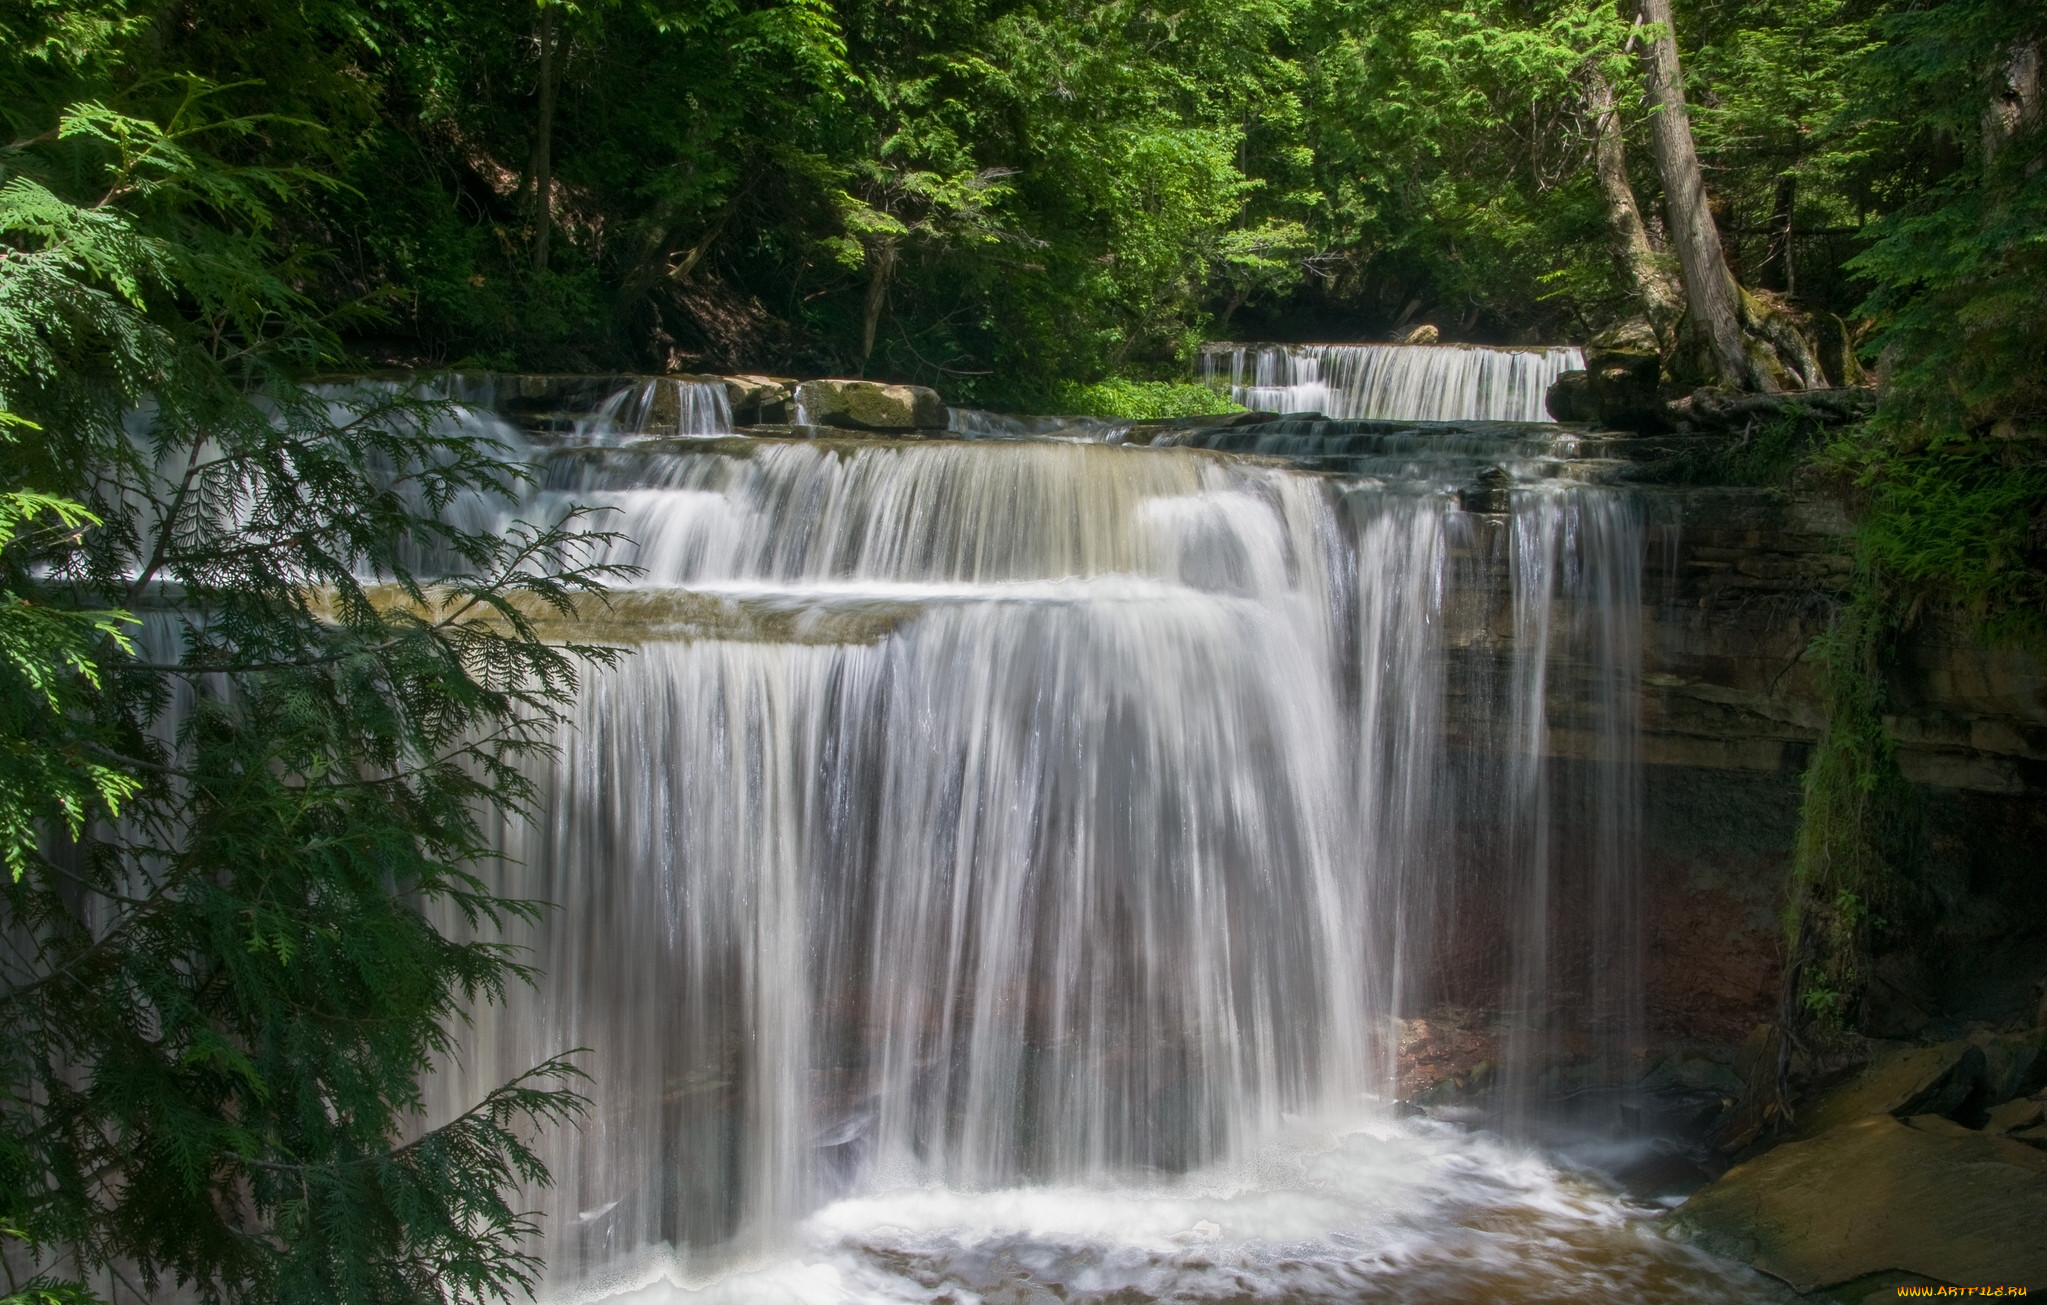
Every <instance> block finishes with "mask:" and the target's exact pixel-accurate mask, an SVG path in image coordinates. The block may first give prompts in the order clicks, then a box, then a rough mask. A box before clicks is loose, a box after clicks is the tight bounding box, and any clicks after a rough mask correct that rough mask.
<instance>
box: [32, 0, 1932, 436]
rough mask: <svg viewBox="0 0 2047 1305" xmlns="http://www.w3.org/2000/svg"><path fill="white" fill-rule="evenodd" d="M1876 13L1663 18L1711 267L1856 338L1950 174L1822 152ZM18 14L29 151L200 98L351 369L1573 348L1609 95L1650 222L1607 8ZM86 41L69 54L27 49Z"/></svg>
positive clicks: (1637, 131)
mask: <svg viewBox="0 0 2047 1305" xmlns="http://www.w3.org/2000/svg"><path fill="white" fill-rule="evenodd" d="M1872 12H1873V11H1872V9H1871V7H1870V6H1869V5H1867V4H1850V3H1848V0H1765V2H1762V3H1744V4H1739V5H1720V6H1712V7H1698V8H1695V9H1690V8H1686V9H1681V21H1682V23H1683V24H1684V25H1685V30H1684V31H1683V32H1682V33H1681V35H1682V36H1683V37H1684V40H1685V44H1686V47H1687V54H1688V57H1689V60H1690V62H1689V66H1690V68H1691V70H1692V77H1693V80H1694V82H1695V83H1696V84H1695V86H1694V87H1693V93H1694V100H1695V102H1696V103H1697V104H1698V105H1699V106H1700V107H1699V110H1698V121H1699V131H1700V136H1701V143H1702V148H1703V150H1704V152H1705V155H1706V160H1707V164H1708V168H1709V172H1710V175H1712V176H1713V178H1714V180H1715V184H1716V186H1718V187H1720V191H1719V195H1718V197H1719V198H1721V199H1723V200H1724V201H1725V204H1724V205H1723V212H1722V216H1723V225H1724V227H1725V229H1726V231H1727V233H1728V244H1729V247H1730V249H1731V250H1732V251H1733V252H1734V254H1735V255H1736V257H1735V263H1736V267H1737V270H1738V271H1739V272H1740V273H1741V274H1742V276H1743V278H1744V280H1745V281H1752V282H1753V283H1754V284H1757V285H1761V286H1776V287H1778V288H1780V289H1787V290H1789V289H1794V288H1795V290H1796V297H1797V298H1798V300H1799V301H1800V302H1801V304H1802V305H1803V306H1805V307H1808V308H1811V309H1814V310H1820V311H1824V312H1828V313H1835V314H1843V315H1849V316H1852V315H1853V310H1854V308H1855V305H1856V303H1857V302H1858V300H1859V299H1860V297H1861V295H1862V294H1863V293H1864V292H1865V291H1866V290H1867V289H1868V285H1867V283H1857V282H1854V281H1853V274H1852V273H1850V272H1847V271H1844V270H1843V268H1842V265H1843V262H1844V260H1845V259H1847V258H1848V257H1849V256H1850V255H1851V254H1853V253H1855V252H1856V250H1857V248H1858V246H1857V244H1856V242H1855V238H1854V235H1853V232H1854V230H1856V229H1858V228H1860V227H1861V226H1862V225H1863V224H1864V223H1865V222H1866V221H1867V220H1868V219H1869V218H1871V217H1873V216H1876V215H1878V214H1880V213H1883V212H1886V211H1889V210H1890V209H1892V208H1895V207H1897V206H1898V205H1899V204H1901V203H1904V202H1907V201H1908V200H1909V198H1910V196H1911V194H1916V193H1917V191H1918V190H1919V189H1923V187H1924V185H1926V184H1933V182H1934V180H1935V173H1937V172H1938V171H1939V169H1940V168H1941V166H1942V164H1941V162H1940V159H1939V157H1938V156H1939V150H1938V149H1935V150H1933V151H1932V153H1931V154H1929V153H1928V151H1927V150H1924V149H1916V148H1913V149H1905V150H1902V151H1900V150H1897V149H1894V148H1893V146H1894V142H1892V141H1891V140H1890V139H1888V138H1886V137H1883V135H1882V133H1881V132H1873V131H1872V130H1864V129H1862V128H1860V127H1853V128H1852V129H1851V126H1852V124H1851V121H1850V120H1851V119H1852V118H1853V114H1852V113H1851V112H1850V110H1851V109H1852V108H1853V104H1852V101H1853V98H1854V96H1855V94H1856V90H1857V88H1858V86H1859V85H1860V84H1861V83H1860V82H1858V81H1857V77H1858V76H1860V75H1861V74H1860V73H1859V72H1858V71H1857V70H1858V69H1859V68H1860V66H1861V61H1863V60H1864V59H1865V58H1866V56H1865V54H1864V49H1865V47H1867V46H1872V45H1876V44H1879V42H1878V38H1877V36H1876V35H1875V34H1874V29H1873V27H1872V24H1873V23H1874V22H1875V21H1876V20H1875V18H1873V17H1872ZM6 14H7V16H6V17H4V18H0V27H4V29H5V32H4V34H5V37H6V39H7V40H8V41H9V43H10V44H12V45H14V46H15V47H16V48H17V49H18V50H19V51H20V52H21V56H22V57H19V58H17V59H16V60H15V61H14V66H13V68H12V70H11V71H10V90H11V91H13V90H15V89H16V88H19V89H20V91H21V92H23V93H19V94H10V96H9V97H8V102H7V104H6V105H5V106H4V108H0V113H5V114H6V115H7V118H8V128H9V130H10V131H11V132H12V133H13V134H14V136H15V137H16V138H25V137H29V136H33V135H34V134H36V133H39V132H44V131H48V130H50V129H51V128H52V127H53V126H54V124H55V122H56V120H57V116H58V114H59V113H61V112H62V111H63V110H64V107H65V106H66V105H69V104H72V103H74V102H77V101H79V100H82V99H93V100H97V101H100V102H105V103H110V104H118V105H119V107H121V108H122V110H123V111H124V112H128V113H132V114H135V115H137V116H142V117H150V118H153V119H155V120H158V121H164V120H165V115H166V114H168V113H170V112H173V111H175V106H176V103H177V101H178V97H179V96H180V95H181V94H182V93H183V92H182V89H181V87H182V86H183V85H184V83H183V82H182V81H181V79H182V78H186V77H191V76H197V77H202V78H205V79H207V81H208V82H210V83H211V84H213V85H216V86H220V87H224V88H229V89H225V90H223V91H222V92H221V93H220V100H221V104H222V108H221V112H228V113H234V114H237V115H241V116H243V117H245V118H247V119H249V120H250V122H251V125H250V127H249V129H248V130H247V131H245V132H243V133H242V134H241V135H240V137H239V138H238V140H237V142H236V144H235V147H234V149H233V150H231V151H228V154H229V157H231V158H232V159H234V160H235V161H237V162H242V163H263V164H267V165H269V166H272V167H284V166H289V167H293V168H299V169H311V170H314V171H317V172H318V173H320V174H321V175H323V176H325V177H328V178H330V179H331V182H332V183H333V184H329V185H326V186H321V187H315V188H310V189H306V190H303V191H301V192H300V194H299V197H298V199H297V200H296V201H295V202H293V203H292V204H289V205H286V206H281V207H280V208H279V209H278V211H277V215H276V222H277V233H276V234H277V236H278V239H279V240H280V242H281V245H282V247H284V248H287V249H288V250H289V251H290V254H291V261H292V284H293V287H294V289H295V290H297V291H298V292H300V293H302V294H304V295H305V296H307V298H308V301H309V302H311V303H313V304H316V305H318V306H320V307H322V308H324V309H331V308H339V307H340V306H342V305H346V304H355V303H359V302H362V301H364V300H366V299H367V300H369V301H373V302H376V303H379V304H381V305H382V306H383V307H384V309H385V310H386V311H385V312H383V313H382V314H381V315H379V316H377V317H376V318H374V319H369V318H358V319H356V320H355V321H353V322H351V323H347V324H343V325H341V327H340V334H341V338H342V339H343V341H344V342H345V343H346V344H347V345H348V346H349V347H350V348H351V349H353V350H354V351H355V352H356V353H357V354H358V355H359V356H361V357H363V358H365V359H367V360H374V361H398V362H424V363H440V364H447V363H457V362H466V363H477V364H486V365H493V366H517V367H542V368H582V367H605V368H617V367H637V368H660V367H670V366H674V367H684V368H689V369H696V370H704V369H717V368H731V367H741V366H744V367H750V368H774V369H783V370H793V371H799V372H805V373H846V372H855V371H860V370H863V369H864V370H865V371H866V372H867V373H868V374H872V375H884V376H887V377H890V378H893V379H903V380H923V381H927V382H932V383H936V384H938V385H940V386H941V388H943V389H944V390H945V391H946V392H947V394H948V396H949V397H955V398H958V399H961V400H965V401H970V402H977V403H982V404H986V405H995V406H1002V405H1005V404H1013V403H1022V402H1029V401H1032V400H1033V399H1035V398H1038V397H1041V396H1043V395H1044V394H1045V393H1046V392H1047V388H1048V387H1049V386H1051V385H1052V384H1055V383H1057V382H1060V381H1079V382H1088V381H1093V380H1096V379H1099V378H1101V377H1102V376H1104V375H1106V374H1110V373H1124V374H1129V375H1134V376H1150V377H1154V378H1161V379H1174V378H1177V377H1179V376H1183V375H1184V374H1185V362H1186V359H1187V356H1188V350H1189V349H1190V348H1191V346H1192V345H1193V344H1194V343H1195V342H1197V341H1198V340H1200V339H1201V338H1204V337H1208V336H1217V335H1225V334H1230V333H1235V334H1239V335H1251V334H1256V335H1271V334H1275V333H1277V334H1296V335H1298V334H1320V335H1324V336H1334V337H1337V338H1342V337H1354V336H1357V335H1359V334H1361V333H1363V334H1374V333H1378V332H1382V331H1384V330H1386V329H1388V328H1389V327H1390V326H1391V325H1392V324H1393V323H1394V322H1395V321H1396V320H1398V321H1402V322H1406V323H1413V322H1419V321H1424V320H1427V321H1432V322H1435V323H1436V324H1438V325H1439V326H1440V327H1442V328H1443V330H1444V331H1445V333H1446V335H1448V336H1449V337H1450V338H1466V339H1505V338H1510V337H1514V338H1529V339H1533V338H1537V337H1543V338H1558V337H1562V336H1567V335H1573V334H1582V333H1583V332H1585V331H1586V330H1588V329H1590V328H1592V327H1596V326H1598V325H1600V324H1602V323H1603V322H1604V321H1605V320H1607V319H1609V318H1610V317H1611V316H1612V315H1613V314H1614V313H1615V312H1616V311H1617V310H1618V309H1619V307H1620V306H1621V305H1622V304H1623V302H1624V299H1625V296H1624V294H1623V293H1622V290H1621V287H1620V286H1619V285H1618V284H1617V282H1616V278H1615V275H1614V268H1613V263H1612V259H1611V258H1610V256H1609V253H1608V248H1607V235H1606V231H1605V226H1604V218H1603V216H1602V210H1601V206H1600V200H1599V196H1598V191H1597V187H1596V186H1595V185H1594V184H1593V181H1592V179H1591V176H1590V174H1589V170H1588V166H1587V161H1588V156H1589V150H1590V141H1591V138H1592V134H1593V130H1594V123H1593V121H1592V120H1591V118H1590V116H1589V115H1588V112H1587V108H1586V93H1585V92H1586V87H1585V78H1586V75H1587V73H1588V71H1589V70H1592V69H1595V68H1596V69H1600V70H1603V72H1604V74H1605V76H1606V77H1607V78H1608V79H1609V80H1611V81H1612V82H1613V83H1614V84H1615V85H1616V86H1617V87H1618V88H1619V89H1620V91H1621V96H1620V100H1621V113H1622V116H1623V118H1624V120H1625V126H1626V129H1627V135H1628V141H1629V145H1630V155H1629V161H1630V167H1631V177H1632V181H1633V183H1634V186H1635V189H1636V191H1637V193H1638V195H1640V197H1641V199H1642V206H1643V209H1644V211H1645V213H1647V214H1649V216H1650V218H1651V222H1652V226H1653V224H1654V222H1655V214H1656V211H1657V208H1658V204H1657V195H1658V185H1657V181H1656V172H1655V168H1654V166H1653V163H1652V162H1651V160H1650V157H1649V151H1648V149H1647V146H1646V142H1645V137H1644V134H1643V113H1642V110H1641V108H1640V104H1639V96H1638V94H1637V93H1636V89H1635V88H1636V82H1637V80H1638V79H1637V78H1635V76H1634V75H1633V64H1632V60H1631V59H1630V57H1629V56H1628V55H1627V54H1626V53H1625V52H1624V48H1623V47H1624V42H1625V40H1626V39H1627V36H1628V33H1629V20H1630V18H1631V16H1632V15H1631V13H1630V12H1629V11H1628V10H1627V9H1626V7H1625V6H1616V5H1614V4H1611V3H1604V4H1602V3H1584V2H1573V3H1562V4H1555V5H1541V6H1528V5H1520V4H1510V3H1500V2H1497V0H1496V2H1494V3H1488V4H1484V5H1477V6H1459V7H1444V6H1437V5H1428V4H1420V3H1415V2H1414V0H1259V2H1258V3H1255V4H1242V3H1217V2H1212V0H1196V2H1195V3H1191V4H1188V5H1184V6H1178V7H1170V8H1168V7H1160V6H1156V5H1154V4H1150V3H1146V2H1143V0H1101V2H1093V0H1075V2H1074V3H1050V4H1045V3H996V2H993V0H843V2H842V3H834V4H828V3H825V2H824V0H725V2H724V3H719V4H686V3H682V2H681V0H636V2H634V3H579V4H565V3H555V2H552V0H551V2H550V3H549V4H545V5H540V6H536V5H535V4H534V3H532V0H469V2H466V3H457V2H456V0H378V2H376V3H361V2H358V3H351V2H348V0H331V2H327V3H320V4H309V3H303V2H298V0H225V2H224V3H218V4H207V5H205V6H189V5H180V4H173V3H167V2H166V0H93V2H92V3H87V4H74V5H65V6H56V5H49V4H42V3H27V2H26V0H14V3H12V4H11V5H9V6H8V7H7V10H6ZM1694 23H1696V27H1694V26H1693V25H1692V24H1694ZM85 32H91V33H95V35H94V36H93V38H92V39H93V40H95V41H97V42H98V46H97V47H96V48H97V49H98V51H99V53H98V54H97V55H96V56H95V57H94V58H92V59H90V60H85V61H70V62H67V61H65V60H63V59H61V58H57V57H55V56H54V55H52V54H51V53H50V51H52V50H53V49H60V48H62V47H63V46H64V45H65V43H67V42H74V41H76V40H77V39H80V38H79V34H80V33H85ZM543 37H546V38H548V39H547V42H546V45H547V51H546V53H547V55H548V57H547V58H546V59H543V58H542V57H541V55H542V51H541V45H542V38H543ZM53 43H54V44H53ZM543 69H544V70H545V73H546V80H547V82H548V87H549V88H551V94H550V95H548V96H545V97H544V96H543V93H542V92H543V89H546V88H543V86H542V84H541V83H542V81H543ZM543 98H546V99H547V100H548V103H549V109H548V122H549V131H548V133H547V136H546V143H547V145H548V150H547V151H546V152H547V157H548V160H549V162H548V165H547V167H546V168H545V169H542V168H541V167H540V158H539V155H540V151H539V149H538V146H539V145H540V144H541V137H540V131H539V125H540V105H541V101H542V100H543ZM543 171H545V172H546V174H547V176H548V178H549V183H548V186H547V189H548V192H549V196H550V198H551V205H550V207H549V209H548V211H547V214H546V215H545V218H546V220H545V221H544V222H543V220H542V218H543V215H542V213H541V208H540V200H539V194H538V192H539V190H540V183H539V176H540V174H541V173H542V172H543ZM1779 210H1782V212H1781V218H1782V220H1781V221H1779V220H1778V216H1779ZM543 226H545V227H546V229H547V230H548V231H550V232H551V233H552V237H553V238H552V239H551V241H550V242H549V243H548V245H547V249H546V252H545V258H544V259H543V260H541V265H539V266H536V265H535V260H536V257H537V256H538V254H539V253H540V252H541V251H539V249H538V248H537V245H538V240H537V236H538V233H539V230H540V229H541V228H542V227H543ZM1778 228H1788V230H1789V232H1790V233H1791V234H1790V236H1789V237H1788V243H1787V242H1786V241H1785V240H1778V239H1777V238H1776V235H1775V234H1773V233H1776V232H1777V231H1778ZM1808 233H1810V234H1808ZM1773 241H1775V243H1774V244H1773ZM1778 245H1783V246H1784V247H1785V248H1789V249H1791V250H1792V251H1793V252H1794V253H1795V254H1796V255H1797V257H1796V258H1795V259H1792V258H1789V257H1787V256H1786V255H1785V254H1783V253H1782V252H1781V251H1780V250H1778V248H1777V247H1778ZM1794 265H1795V268H1796V276H1795V277H1794V276H1792V275H1791V271H1792V268H1793V266H1794Z"/></svg>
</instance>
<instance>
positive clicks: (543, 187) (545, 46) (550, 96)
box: [532, 4, 555, 272]
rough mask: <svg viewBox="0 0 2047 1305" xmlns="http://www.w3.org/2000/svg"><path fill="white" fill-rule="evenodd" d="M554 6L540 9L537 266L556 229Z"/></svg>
mask: <svg viewBox="0 0 2047 1305" xmlns="http://www.w3.org/2000/svg"><path fill="white" fill-rule="evenodd" d="M554 45H555V38H554V6H553V5H551V4H543V5H542V6H541V9H540V129H539V131H538V132H537V133H536V134H535V136H534V140H533V168H532V172H533V181H534V204H533V270H534V271H536V272H538V271H540V270H541V269H542V268H544V267H546V266H547V238H548V235H549V234H550V233H551V232H552V231H553V230H554Z"/></svg>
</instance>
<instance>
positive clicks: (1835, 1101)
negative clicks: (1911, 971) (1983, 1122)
mask: <svg viewBox="0 0 2047 1305" xmlns="http://www.w3.org/2000/svg"><path fill="white" fill-rule="evenodd" d="M1983 1067H1984V1059H1983V1049H1982V1048H1981V1047H1977V1046H1974V1045H1972V1044H1970V1043H1968V1042H1943V1043H1939V1044H1937V1045H1935V1046H1931V1047H1904V1048H1900V1049H1896V1050H1892V1051H1888V1052H1885V1053H1883V1054H1880V1055H1878V1056H1877V1057H1876V1058H1875V1059H1874V1060H1872V1061H1870V1062H1869V1064H1868V1065H1867V1066H1865V1067H1864V1068H1863V1070H1862V1072H1861V1073H1860V1074H1858V1075H1856V1076H1855V1077H1854V1078H1852V1079H1850V1080H1849V1081H1848V1082H1847V1083H1844V1084H1842V1085H1841V1086H1840V1087H1837V1088H1835V1089H1834V1090H1832V1091H1831V1092H1828V1093H1827V1094H1826V1095H1825V1096H1823V1097H1821V1098H1820V1099H1819V1101H1817V1102H1816V1103H1813V1104H1811V1105H1808V1106H1806V1107H1805V1108H1804V1109H1802V1110H1800V1111H1799V1113H1798V1120H1797V1123H1798V1132H1797V1135H1798V1136H1799V1137H1817V1136H1818V1135H1819V1134H1821V1133H1824V1132H1826V1131H1827V1130H1828V1129H1831V1128H1834V1127H1837V1126H1838V1125H1841V1124H1845V1123H1848V1122H1849V1121H1851V1120H1855V1119H1860V1118H1863V1117H1864V1116H1866V1115H1922V1114H1927V1115H1945V1114H1947V1113H1948V1112H1949V1111H1951V1110H1953V1109H1955V1107H1957V1106H1959V1105H1961V1104H1962V1102H1963V1100H1964V1099H1966V1098H1967V1097H1968V1095H1969V1091H1970V1089H1971V1088H1972V1087H1974V1086H1975V1084H1976V1082H1977V1081H1978V1080H1979V1079H1980V1078H1981V1077H1982V1076H1983Z"/></svg>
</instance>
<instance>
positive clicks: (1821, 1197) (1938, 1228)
mask: <svg viewBox="0 0 2047 1305" xmlns="http://www.w3.org/2000/svg"><path fill="white" fill-rule="evenodd" d="M1679 1223H1680V1225H1681V1226H1683V1227H1686V1228H1688V1229H1690V1230H1691V1231H1692V1232H1693V1233H1694V1235H1695V1236H1697V1238H1698V1239H1699V1241H1700V1242H1701V1244H1703V1245H1705V1246H1706V1247H1707V1248H1708V1249H1711V1250H1714V1251H1716V1252H1718V1253H1720V1254H1723V1255H1730V1256H1733V1257H1735V1258H1739V1259H1744V1260H1747V1261H1749V1262H1750V1263H1752V1264H1754V1265H1755V1266H1756V1267H1757V1268H1759V1269H1761V1270H1763V1271H1764V1272H1765V1273H1768V1274H1771V1275H1772V1276H1774V1277H1777V1278H1781V1279H1783V1280H1784V1281H1785V1282H1787V1283H1790V1284H1791V1285H1792V1286H1793V1287H1794V1288H1796V1289H1797V1290H1799V1291H1802V1292H1810V1291H1818V1290H1821V1289H1823V1288H1826V1287H1831V1286H1835V1285H1837V1284H1840V1283H1844V1282H1850V1281H1853V1280H1854V1279H1857V1278H1861V1277H1864V1276H1865V1275H1869V1274H1876V1273H1884V1272H1888V1271H1895V1272H1904V1273H1913V1274H1918V1275H1920V1276H1922V1277H1926V1278H1932V1279H1934V1280H1936V1281H1939V1282H1944V1283H1952V1284H1957V1285H1982V1284H2010V1285H2032V1284H2037V1283H2047V1152H2042V1151H2039V1150H2036V1149H2034V1148H2032V1147H2029V1146H2026V1145H2024V1144H2022V1143H2019V1142H2014V1141H2010V1140H2007V1139H2005V1138H2000V1137H1992V1136H1988V1135H1986V1134H1984V1133H1978V1132H1971V1131H1970V1130H1968V1129H1965V1128H1962V1127H1960V1126H1959V1125H1955V1124H1952V1123H1949V1122H1948V1121H1945V1120H1938V1119H1929V1120H1926V1121H1925V1122H1923V1123H1922V1122H1921V1121H1917V1120H1915V1121H1913V1122H1912V1123H1906V1122H1901V1121H1899V1120H1897V1119H1894V1118H1892V1117H1891V1116H1889V1115H1876V1116H1872V1117H1869V1118H1865V1119H1859V1120H1855V1121H1854V1122H1851V1123H1847V1124H1842V1125H1840V1126H1838V1127H1836V1128H1833V1129H1829V1130H1828V1131H1827V1132H1825V1133H1822V1134H1820V1135H1819V1136H1818V1137H1814V1138H1811V1139H1808V1140H1806V1141H1802V1142H1791V1143H1788V1144H1786V1145H1784V1146H1780V1147H1778V1148H1777V1149H1776V1150H1774V1151H1770V1152H1768V1153H1767V1154H1765V1155H1763V1156H1760V1157H1758V1158H1757V1159H1755V1160H1751V1161H1749V1162H1748V1163H1747V1164H1743V1165H1737V1166H1736V1167H1734V1168H1733V1169H1730V1170H1728V1171H1727V1173H1726V1174H1725V1175H1724V1176H1723V1177H1722V1178H1721V1179H1720V1180H1719V1181H1718V1182H1715V1183H1713V1184H1712V1185H1711V1186H1709V1187H1707V1188H1705V1189H1704V1190H1702V1191H1701V1192H1699V1193H1698V1195H1696V1196H1694V1197H1693V1198H1692V1199H1691V1200H1690V1202H1688V1203H1687V1204H1686V1205H1685V1206H1684V1207H1683V1210H1682V1213H1681V1214H1680V1216H1679Z"/></svg>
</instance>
